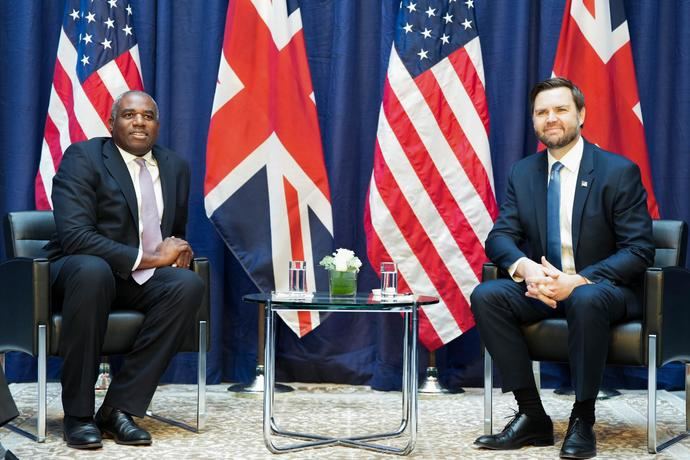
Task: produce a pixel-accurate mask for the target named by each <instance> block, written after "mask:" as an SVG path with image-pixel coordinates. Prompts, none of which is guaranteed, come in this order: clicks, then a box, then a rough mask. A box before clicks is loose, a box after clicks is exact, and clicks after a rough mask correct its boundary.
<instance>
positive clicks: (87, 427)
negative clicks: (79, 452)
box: [62, 415, 103, 449]
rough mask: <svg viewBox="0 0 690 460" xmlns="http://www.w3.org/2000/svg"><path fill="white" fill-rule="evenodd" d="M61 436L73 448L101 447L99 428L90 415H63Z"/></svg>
mask: <svg viewBox="0 0 690 460" xmlns="http://www.w3.org/2000/svg"><path fill="white" fill-rule="evenodd" d="M62 427H63V435H62V436H63V438H64V439H65V441H66V442H67V446H69V447H74V448H75V449H98V448H100V447H103V442H102V441H101V430H99V429H98V427H97V426H96V424H95V423H94V421H93V418H92V417H72V416H71V415H65V417H64V418H63V419H62Z"/></svg>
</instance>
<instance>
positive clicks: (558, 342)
mask: <svg viewBox="0 0 690 460" xmlns="http://www.w3.org/2000/svg"><path fill="white" fill-rule="evenodd" d="M522 331H523V333H524V334H525V339H526V341H527V347H528V349H529V352H530V356H532V359H534V360H535V361H560V362H567V361H568V323H567V322H566V320H565V319H564V318H554V319H546V320H543V321H539V322H537V323H534V324H530V325H527V326H524V327H523V328H522ZM644 358H645V357H644V342H643V341H642V323H641V321H640V320H634V321H628V322H625V323H621V324H617V325H615V326H613V327H612V328H611V338H610V340H609V355H608V358H607V363H608V364H614V365H625V366H643V365H644V363H645V359H644Z"/></svg>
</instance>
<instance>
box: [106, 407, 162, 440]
mask: <svg viewBox="0 0 690 460" xmlns="http://www.w3.org/2000/svg"><path fill="white" fill-rule="evenodd" d="M96 425H98V428H100V429H101V432H102V433H103V437H105V438H113V439H115V442H116V443H118V444H124V445H127V446H148V445H150V444H151V435H150V434H149V432H148V431H146V430H144V429H143V428H141V427H139V425H137V424H136V423H134V420H132V416H131V415H129V414H127V413H125V412H122V411H121V410H120V409H112V408H110V407H105V406H101V408H100V409H98V412H96Z"/></svg>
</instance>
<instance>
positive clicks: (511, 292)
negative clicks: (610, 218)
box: [471, 279, 640, 401]
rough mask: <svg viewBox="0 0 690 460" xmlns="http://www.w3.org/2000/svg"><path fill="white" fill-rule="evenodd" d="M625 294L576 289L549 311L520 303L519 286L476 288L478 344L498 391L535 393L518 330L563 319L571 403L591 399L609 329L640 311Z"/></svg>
mask: <svg viewBox="0 0 690 460" xmlns="http://www.w3.org/2000/svg"><path fill="white" fill-rule="evenodd" d="M626 289H627V288H623V287H619V286H615V285H613V284H612V283H609V282H602V283H596V284H588V285H584V286H580V287H577V288H575V289H574V290H573V292H572V293H571V295H570V297H568V298H567V299H565V300H564V301H562V302H559V303H558V306H557V308H556V309H552V308H550V307H548V306H546V305H545V304H544V303H542V302H540V301H538V300H535V299H531V298H529V297H525V292H526V287H525V284H524V283H516V282H514V281H513V280H510V279H498V280H491V281H486V282H484V283H481V284H480V285H479V286H477V288H476V289H475V290H474V292H473V293H472V296H471V305H472V312H473V313H474V318H475V320H476V322H477V328H478V329H479V334H480V335H481V338H482V341H483V342H484V345H485V346H486V349H487V350H488V351H489V353H491V356H492V358H493V359H494V361H495V362H496V366H497V367H498V369H499V371H500V373H501V378H502V382H503V384H502V386H503V391H504V392H507V391H514V390H519V389H525V388H534V387H535V382H534V376H533V374H532V361H531V359H530V356H529V352H528V350H527V344H526V342H525V338H524V336H523V334H522V329H521V326H522V325H525V324H530V323H535V322H537V321H540V320H542V319H546V318H554V317H564V318H565V319H566V321H567V322H568V358H569V362H570V373H571V375H572V378H573V384H574V388H575V393H576V398H577V400H578V401H584V400H586V399H592V398H595V397H596V396H597V393H598V392H599V386H600V385H601V380H602V377H603V374H604V368H605V366H606V357H607V355H608V344H609V333H610V327H611V325H612V324H615V323H616V322H619V321H621V320H623V319H625V318H626V317H632V316H634V315H635V312H639V311H640V307H639V301H637V299H636V298H635V296H634V295H631V293H630V292H625V291H626ZM628 291H629V290H628ZM629 294H630V295H629ZM638 314H639V313H638Z"/></svg>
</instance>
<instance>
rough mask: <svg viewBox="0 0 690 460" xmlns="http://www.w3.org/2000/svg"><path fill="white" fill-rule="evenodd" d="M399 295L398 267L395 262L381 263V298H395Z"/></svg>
mask: <svg viewBox="0 0 690 460" xmlns="http://www.w3.org/2000/svg"><path fill="white" fill-rule="evenodd" d="M397 293H398V267H397V266H396V265H395V263H394V262H382V263H381V297H383V298H386V297H388V298H390V297H395V295H396V294H397Z"/></svg>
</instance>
